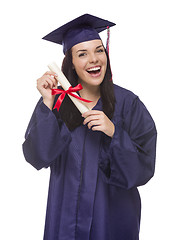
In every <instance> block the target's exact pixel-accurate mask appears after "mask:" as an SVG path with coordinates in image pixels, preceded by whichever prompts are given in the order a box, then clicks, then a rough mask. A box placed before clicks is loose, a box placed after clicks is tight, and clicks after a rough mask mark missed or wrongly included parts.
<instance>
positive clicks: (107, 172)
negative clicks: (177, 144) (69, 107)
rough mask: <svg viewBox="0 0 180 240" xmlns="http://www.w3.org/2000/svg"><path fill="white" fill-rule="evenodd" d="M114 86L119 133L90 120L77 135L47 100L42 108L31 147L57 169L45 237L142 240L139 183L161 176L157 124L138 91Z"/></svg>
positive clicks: (40, 164) (29, 137)
mask: <svg viewBox="0 0 180 240" xmlns="http://www.w3.org/2000/svg"><path fill="white" fill-rule="evenodd" d="M114 90H115V97H116V106H115V112H114V117H113V119H112V121H113V123H114V124H115V133H114V136H113V138H110V137H108V136H107V135H105V134H104V133H102V132H98V131H96V132H95V131H92V130H89V129H88V128H87V126H84V125H81V126H79V127H77V128H76V129H75V130H73V131H72V132H70V131H69V130H68V128H67V127H66V125H65V124H64V122H62V121H61V120H60V119H57V118H56V116H55V114H54V113H53V112H52V111H50V110H49V109H48V108H47V107H46V106H45V105H44V103H43V102H42V99H41V100H40V101H39V102H38V104H37V106H36V108H35V110H34V113H33V115H32V118H31V120H30V123H29V126H28V129H27V131H26V135H25V139H26V140H25V142H24V143H23V152H24V156H25V158H26V160H27V162H29V163H30V164H31V165H33V166H34V167H35V168H36V169H38V170H39V169H41V168H44V167H45V168H47V167H50V169H51V175H50V184H49V194H48V203H47V213H46V223H45V231H44V240H138V239H139V227H140V214H141V201H140V196H139V193H138V190H137V187H138V186H140V185H143V184H145V183H146V182H147V181H148V180H149V179H150V178H151V177H152V176H153V174H154V167H155V148H156V135H157V134H156V128H155V124H154V122H153V120H152V118H151V116H150V114H149V112H148V111H147V109H146V107H145V106H144V105H143V103H142V102H141V101H140V100H139V98H138V97H137V96H136V95H134V94H133V93H132V92H130V91H128V90H126V89H123V88H121V87H118V86H116V85H114ZM94 109H96V110H102V103H101V99H99V101H98V103H97V105H96V106H95V107H94Z"/></svg>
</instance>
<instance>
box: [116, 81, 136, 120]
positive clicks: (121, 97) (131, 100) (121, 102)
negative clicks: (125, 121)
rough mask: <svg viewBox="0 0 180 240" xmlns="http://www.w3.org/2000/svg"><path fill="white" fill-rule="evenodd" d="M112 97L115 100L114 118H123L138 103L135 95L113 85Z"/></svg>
mask: <svg viewBox="0 0 180 240" xmlns="http://www.w3.org/2000/svg"><path fill="white" fill-rule="evenodd" d="M114 95H115V99H116V104H115V115H114V117H118V118H119V117H121V118H125V117H126V115H127V113H128V112H129V111H131V110H132V108H133V106H134V104H135V103H136V102H139V97H138V96H137V95H136V94H134V93H133V92H132V91H130V90H128V89H125V88H123V87H120V86H118V85H116V84H114Z"/></svg>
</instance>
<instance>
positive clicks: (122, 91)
mask: <svg viewBox="0 0 180 240" xmlns="http://www.w3.org/2000/svg"><path fill="white" fill-rule="evenodd" d="M113 86H114V94H115V98H116V101H122V100H124V99H126V100H130V99H131V100H132V101H133V100H134V99H135V98H137V95H136V94H134V93H133V92H132V91H130V90H128V89H126V88H123V87H120V86H118V85H116V84H113Z"/></svg>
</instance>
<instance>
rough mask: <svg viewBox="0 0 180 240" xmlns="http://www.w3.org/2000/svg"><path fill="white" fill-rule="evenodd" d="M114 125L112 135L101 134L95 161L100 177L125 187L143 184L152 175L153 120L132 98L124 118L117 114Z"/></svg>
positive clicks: (153, 149)
mask: <svg viewBox="0 0 180 240" xmlns="http://www.w3.org/2000/svg"><path fill="white" fill-rule="evenodd" d="M117 119H118V120H117ZM114 124H115V133H114V136H113V138H110V137H108V136H106V135H105V134H104V135H103V144H102V149H101V156H100V163H99V167H100V169H101V172H102V173H103V174H102V177H103V179H104V180H105V182H106V183H108V184H112V185H115V186H119V187H122V188H125V189H130V188H132V187H138V186H140V185H144V184H145V183H147V182H148V181H149V180H150V179H151V177H152V176H153V175H154V169H155V155H156V137H157V132H156V127H155V123H154V121H153V119H152V117H151V116H150V114H149V112H148V110H147V109H146V107H145V106H144V104H143V103H142V102H141V101H140V100H139V98H138V97H136V98H135V99H134V100H133V102H132V104H131V106H130V109H129V111H128V112H127V114H126V116H125V117H124V119H122V118H120V117H117V118H116V119H115V121H114Z"/></svg>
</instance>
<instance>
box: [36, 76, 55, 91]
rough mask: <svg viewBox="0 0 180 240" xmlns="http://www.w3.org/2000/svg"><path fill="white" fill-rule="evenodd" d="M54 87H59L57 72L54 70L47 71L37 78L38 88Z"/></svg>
mask: <svg viewBox="0 0 180 240" xmlns="http://www.w3.org/2000/svg"><path fill="white" fill-rule="evenodd" d="M42 87H43V88H45V89H47V88H51V89H52V88H53V87H57V80H56V78H55V74H54V73H52V72H46V73H45V74H44V75H43V76H42V77H41V78H39V79H37V88H38V89H39V88H42Z"/></svg>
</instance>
